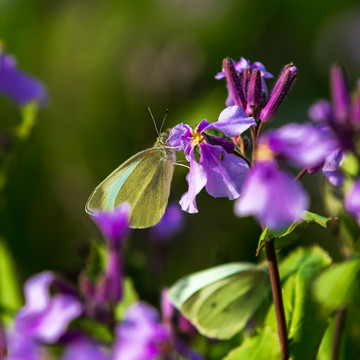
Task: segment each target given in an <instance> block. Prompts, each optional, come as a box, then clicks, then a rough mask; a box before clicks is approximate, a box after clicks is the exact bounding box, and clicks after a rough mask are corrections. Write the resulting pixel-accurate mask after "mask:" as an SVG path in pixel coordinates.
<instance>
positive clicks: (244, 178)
mask: <svg viewBox="0 0 360 360" xmlns="http://www.w3.org/2000/svg"><path fill="white" fill-rule="evenodd" d="M296 75H297V69H296V67H295V66H294V65H292V64H289V65H286V66H285V68H284V70H283V72H282V73H281V75H280V77H279V79H278V80H277V82H276V84H275V86H274V88H273V90H272V91H271V93H270V96H267V87H266V84H265V79H267V78H271V77H272V75H271V74H270V73H269V72H267V71H266V69H265V67H264V65H263V64H261V63H259V62H255V63H253V64H251V63H250V62H249V61H247V60H245V59H244V58H241V60H240V61H239V62H233V61H232V60H231V59H225V60H224V61H223V70H222V72H220V73H218V74H217V75H216V78H217V79H221V78H226V81H227V87H228V90H229V97H228V100H227V104H234V105H231V106H228V107H227V108H226V109H225V110H223V111H222V112H221V114H220V116H219V119H218V121H217V122H214V123H209V122H207V121H206V120H202V121H201V122H200V124H199V125H198V126H197V127H196V128H195V129H192V128H190V126H188V125H184V124H180V125H177V126H175V127H174V128H173V129H172V131H171V133H170V144H171V145H172V146H174V148H175V149H177V150H184V152H185V156H186V158H187V160H188V161H189V162H190V171H189V173H188V175H187V181H188V184H189V190H188V192H187V193H185V194H184V195H183V197H182V198H181V200H180V204H181V207H182V209H183V210H185V211H187V212H190V213H194V212H197V211H198V209H197V205H196V202H195V197H196V195H197V194H198V193H199V192H200V190H201V189H202V188H203V187H205V188H206V191H207V192H208V193H209V194H210V195H211V196H213V197H228V198H229V199H230V200H233V199H238V200H237V201H236V205H235V212H236V214H237V215H239V216H246V215H255V216H256V217H257V218H258V219H259V221H260V223H261V224H262V225H263V226H265V227H266V226H267V227H269V228H272V229H281V228H283V227H286V226H288V225H290V224H291V223H292V222H294V221H297V220H299V219H301V217H302V214H303V211H304V210H306V209H307V208H308V204H309V201H308V196H307V194H306V193H305V191H304V189H303V187H302V186H301V184H300V183H299V182H294V178H293V177H292V175H290V174H289V173H288V172H286V171H284V170H282V169H280V167H279V162H281V164H283V163H286V164H288V165H290V166H292V167H298V168H299V169H300V170H302V169H315V168H316V167H319V166H321V165H322V164H323V163H324V161H325V159H326V158H327V157H329V156H331V154H333V152H334V150H336V147H337V143H336V141H335V140H334V139H333V138H332V137H329V136H327V132H326V131H324V129H319V128H316V127H314V126H313V125H311V124H309V123H307V124H295V123H291V124H287V125H285V126H283V127H281V128H280V129H277V130H272V131H269V132H268V133H266V134H264V135H263V134H262V130H263V126H264V124H265V123H266V122H269V121H272V120H273V118H274V116H275V114H276V112H277V110H278V108H279V106H280V104H281V103H282V102H283V100H284V98H285V96H286V94H287V93H288V91H289V89H290V87H291V85H292V83H293V82H294V80H295V78H296ZM210 129H211V130H218V131H219V132H221V133H222V134H223V137H215V136H213V135H211V134H210V133H209V130H210ZM248 129H250V131H251V138H252V157H251V159H249V156H248V154H247V152H246V150H247V149H246V148H247V147H248V146H245V141H244V139H243V138H242V133H243V132H244V131H246V130H248ZM229 138H230V139H231V140H232V141H230V140H229Z"/></svg>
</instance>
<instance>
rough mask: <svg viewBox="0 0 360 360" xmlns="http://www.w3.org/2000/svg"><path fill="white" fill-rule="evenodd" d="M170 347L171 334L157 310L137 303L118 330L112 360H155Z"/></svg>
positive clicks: (130, 309) (129, 309) (129, 310)
mask: <svg viewBox="0 0 360 360" xmlns="http://www.w3.org/2000/svg"><path fill="white" fill-rule="evenodd" d="M168 346H170V347H171V345H170V344H169V334H168V332H167V330H166V328H165V327H164V325H162V324H161V323H160V322H159V317H158V314H157V312H156V310H155V309H154V308H152V307H151V306H149V305H147V304H145V303H137V304H135V305H132V306H131V307H130V308H128V310H127V312H126V314H125V319H124V321H123V322H122V323H121V324H120V325H118V327H117V328H116V343H115V347H114V351H113V357H112V360H145V359H146V360H152V359H154V360H155V359H158V358H160V357H161V355H164V351H166V349H167V347H168Z"/></svg>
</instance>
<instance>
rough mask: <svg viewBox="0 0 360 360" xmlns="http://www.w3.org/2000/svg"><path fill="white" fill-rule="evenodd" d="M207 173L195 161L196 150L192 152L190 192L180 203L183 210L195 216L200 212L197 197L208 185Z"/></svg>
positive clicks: (189, 176) (187, 179)
mask: <svg viewBox="0 0 360 360" xmlns="http://www.w3.org/2000/svg"><path fill="white" fill-rule="evenodd" d="M206 179H207V178H206V173H205V171H204V169H203V167H202V166H201V165H200V164H199V163H198V162H197V161H196V160H195V158H194V150H192V158H190V170H189V173H188V174H187V176H186V181H187V182H188V184H189V188H188V191H187V192H186V193H185V194H184V195H183V196H182V197H181V200H180V202H179V204H180V206H181V209H182V210H184V211H186V212H188V213H190V214H194V213H197V212H198V209H197V206H196V195H197V194H198V193H199V192H200V191H201V190H202V188H203V187H204V186H205V185H206Z"/></svg>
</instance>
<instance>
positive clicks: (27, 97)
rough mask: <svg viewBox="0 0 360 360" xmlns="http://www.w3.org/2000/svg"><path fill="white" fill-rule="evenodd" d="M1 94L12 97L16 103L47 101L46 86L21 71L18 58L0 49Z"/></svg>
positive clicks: (41, 102)
mask: <svg viewBox="0 0 360 360" xmlns="http://www.w3.org/2000/svg"><path fill="white" fill-rule="evenodd" d="M0 94H2V95H5V96H8V97H10V98H11V99H12V100H14V101H15V102H16V103H18V104H20V105H24V104H26V103H28V102H30V101H33V100H36V101H37V102H38V103H39V104H40V105H44V104H45V103H46V101H47V94H46V90H45V88H44V86H43V85H42V84H41V83H40V82H39V81H38V80H36V79H35V78H33V77H31V76H30V75H27V74H26V73H24V72H22V71H20V70H19V69H17V67H16V60H15V59H14V58H13V57H12V56H11V55H8V54H4V53H1V51H0Z"/></svg>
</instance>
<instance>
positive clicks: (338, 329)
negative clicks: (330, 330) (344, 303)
mask: <svg viewBox="0 0 360 360" xmlns="http://www.w3.org/2000/svg"><path fill="white" fill-rule="evenodd" d="M345 318H346V309H345V308H340V309H338V311H337V314H336V323H335V331H334V335H333V341H332V348H331V360H338V358H339V352H340V345H341V335H342V332H343V327H344V323H345Z"/></svg>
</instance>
